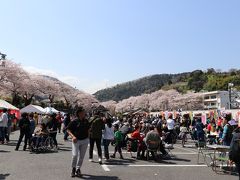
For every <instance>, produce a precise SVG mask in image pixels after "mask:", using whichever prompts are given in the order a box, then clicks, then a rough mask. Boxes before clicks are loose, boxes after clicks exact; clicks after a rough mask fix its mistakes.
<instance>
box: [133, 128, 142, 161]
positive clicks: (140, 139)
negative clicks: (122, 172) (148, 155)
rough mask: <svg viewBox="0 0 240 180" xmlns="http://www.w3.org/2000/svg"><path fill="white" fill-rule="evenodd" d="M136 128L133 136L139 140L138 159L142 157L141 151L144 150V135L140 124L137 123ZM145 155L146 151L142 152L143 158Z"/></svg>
mask: <svg viewBox="0 0 240 180" xmlns="http://www.w3.org/2000/svg"><path fill="white" fill-rule="evenodd" d="M134 129H135V130H134V131H133V133H132V135H131V138H132V139H136V140H138V147H137V159H140V154H141V151H143V149H144V148H143V138H144V137H143V136H142V135H141V133H140V126H139V125H138V124H137V125H135V128H134ZM143 157H144V151H143V153H142V158H143Z"/></svg>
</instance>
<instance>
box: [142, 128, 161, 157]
mask: <svg viewBox="0 0 240 180" xmlns="http://www.w3.org/2000/svg"><path fill="white" fill-rule="evenodd" d="M144 142H145V144H146V146H147V149H149V150H151V151H150V152H151V154H152V156H153V158H154V159H155V154H154V151H157V150H158V148H159V146H160V143H161V138H160V136H159V134H158V132H157V131H155V130H154V126H150V131H149V132H148V133H147V135H146V137H145V138H144Z"/></svg>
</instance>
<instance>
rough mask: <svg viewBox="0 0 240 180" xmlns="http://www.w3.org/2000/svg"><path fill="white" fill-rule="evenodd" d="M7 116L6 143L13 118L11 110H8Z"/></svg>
mask: <svg viewBox="0 0 240 180" xmlns="http://www.w3.org/2000/svg"><path fill="white" fill-rule="evenodd" d="M7 116H8V123H7V136H6V143H8V142H9V141H10V134H11V131H12V120H13V118H14V115H12V114H11V110H10V109H9V110H8V113H7Z"/></svg>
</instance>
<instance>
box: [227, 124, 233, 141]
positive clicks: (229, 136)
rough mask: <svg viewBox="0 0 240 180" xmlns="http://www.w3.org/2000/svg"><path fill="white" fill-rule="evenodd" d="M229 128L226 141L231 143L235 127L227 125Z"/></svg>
mask: <svg viewBox="0 0 240 180" xmlns="http://www.w3.org/2000/svg"><path fill="white" fill-rule="evenodd" d="M227 127H228V130H227V134H226V141H227V142H231V141H232V137H233V126H231V125H230V124H227Z"/></svg>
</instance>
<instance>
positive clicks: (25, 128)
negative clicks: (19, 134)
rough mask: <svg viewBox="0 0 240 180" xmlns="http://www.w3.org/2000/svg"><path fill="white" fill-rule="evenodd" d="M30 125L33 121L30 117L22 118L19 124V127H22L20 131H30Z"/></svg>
mask: <svg viewBox="0 0 240 180" xmlns="http://www.w3.org/2000/svg"><path fill="white" fill-rule="evenodd" d="M30 126H31V123H30V121H29V119H28V118H22V119H20V121H19V125H18V127H19V128H20V131H23V132H30Z"/></svg>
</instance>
